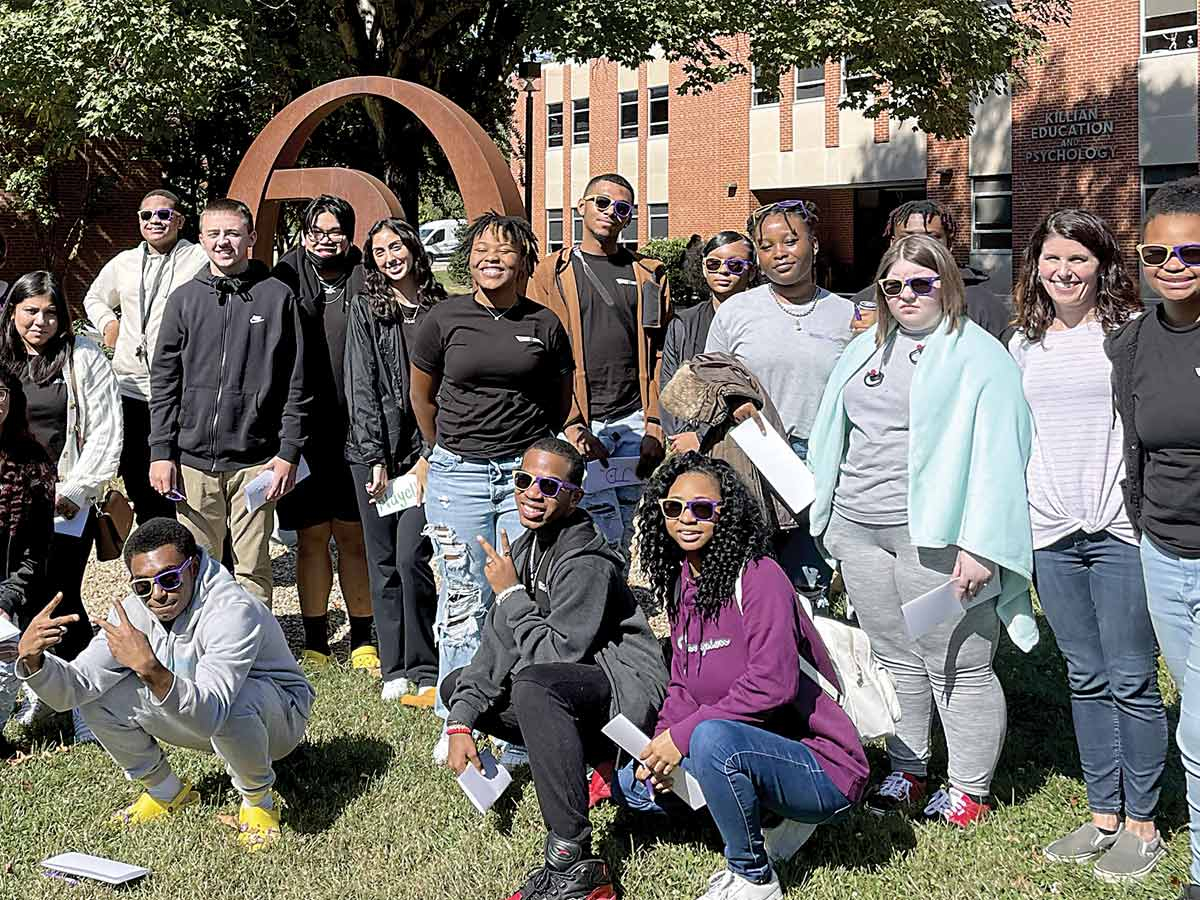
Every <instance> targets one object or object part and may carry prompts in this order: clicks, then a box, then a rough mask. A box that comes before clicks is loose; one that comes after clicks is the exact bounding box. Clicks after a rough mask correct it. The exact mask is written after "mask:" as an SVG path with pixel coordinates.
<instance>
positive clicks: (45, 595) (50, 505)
mask: <svg viewBox="0 0 1200 900" xmlns="http://www.w3.org/2000/svg"><path fill="white" fill-rule="evenodd" d="M45 468H46V469H47V471H48V472H50V471H52V470H51V469H50V467H49V465H48V464H47V465H46V466H45ZM0 469H2V465H0ZM45 487H46V490H45V495H44V496H42V497H40V498H39V500H40V501H41V502H38V503H34V504H33V505H32V506H31V508H30V512H29V514H28V515H26V516H25V517H24V519H23V520H22V521H21V522H19V523H18V524H17V528H16V531H14V532H13V533H11V534H10V533H9V527H8V523H7V522H3V523H0V565H2V566H3V567H4V568H3V570H2V571H0V610H3V611H4V612H6V613H8V615H9V616H10V617H11V618H12V619H13V622H14V623H15V624H16V625H17V627H18V628H24V627H25V626H26V625H28V624H29V620H30V619H31V618H33V617H34V616H35V615H37V614H38V613H39V612H41V610H42V608H43V607H44V606H45V605H46V603H47V602H48V601H49V599H50V584H49V579H48V576H49V572H48V569H47V566H48V563H49V559H50V544H51V542H52V540H53V538H54V485H53V483H52V482H51V483H48V484H46V486H45Z"/></svg>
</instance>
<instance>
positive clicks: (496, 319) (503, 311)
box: [475, 300, 517, 322]
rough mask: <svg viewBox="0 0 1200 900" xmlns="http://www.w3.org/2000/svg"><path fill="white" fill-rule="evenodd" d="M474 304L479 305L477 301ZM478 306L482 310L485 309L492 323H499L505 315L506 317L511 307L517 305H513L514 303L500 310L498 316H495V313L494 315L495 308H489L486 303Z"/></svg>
mask: <svg viewBox="0 0 1200 900" xmlns="http://www.w3.org/2000/svg"><path fill="white" fill-rule="evenodd" d="M475 302H476V303H479V301H478V300H476V301H475ZM479 305H480V306H482V307H483V308H484V309H486V310H487V311H488V314H489V315H490V316H491V317H492V321H493V322H499V321H500V320H501V319H503V318H504V317H505V316H506V315H508V311H509V310H510V309H512V308H513V306H516V305H517V304H515V303H514V304H512V306H506V307H504V308H503V309H501V310H500V312H499V314H497V313H496V308H495V307H494V306H490V305H488V304H486V303H479Z"/></svg>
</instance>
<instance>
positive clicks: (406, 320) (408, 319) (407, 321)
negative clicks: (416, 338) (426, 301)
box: [399, 300, 421, 325]
mask: <svg viewBox="0 0 1200 900" xmlns="http://www.w3.org/2000/svg"><path fill="white" fill-rule="evenodd" d="M399 305H400V318H401V319H402V320H403V322H404V324H405V325H411V324H412V323H413V322H415V321H417V313H419V312H420V311H421V307H419V306H413V305H412V304H411V303H405V302H404V301H403V300H401V301H400V304H399ZM406 309H411V310H412V315H411V316H406V315H405V314H404V311H405V310H406Z"/></svg>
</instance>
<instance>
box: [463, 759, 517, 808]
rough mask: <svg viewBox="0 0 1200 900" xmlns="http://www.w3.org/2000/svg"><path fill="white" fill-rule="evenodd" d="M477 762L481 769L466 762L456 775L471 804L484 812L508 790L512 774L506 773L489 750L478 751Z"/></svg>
mask: <svg viewBox="0 0 1200 900" xmlns="http://www.w3.org/2000/svg"><path fill="white" fill-rule="evenodd" d="M479 762H480V763H482V765H483V771H482V772H480V771H479V770H478V769H476V768H475V767H474V766H473V765H470V764H468V765H467V767H466V768H465V769H463V772H462V774H461V775H459V776H458V786H459V787H461V788H462V789H463V793H464V794H466V795H467V799H469V800H470V801H471V805H472V806H474V807H475V808H476V809H477V810H479V811H480V812H481V813H485V812H487V811H488V810H489V809H491V808H492V804H493V803H495V802H496V801H497V800H499V799H500V795H501V794H503V793H504V792H505V791H506V790H508V786H509V785H510V784H512V776H511V775H510V774H508V769H506V768H504V766H502V765H500V764H499V763H498V762H496V757H494V756H493V755H492V752H491V751H490V750H482V751H480V753H479Z"/></svg>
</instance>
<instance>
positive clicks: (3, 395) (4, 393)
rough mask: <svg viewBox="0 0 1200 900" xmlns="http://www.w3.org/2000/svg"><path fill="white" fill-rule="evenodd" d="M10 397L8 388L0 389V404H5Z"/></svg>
mask: <svg viewBox="0 0 1200 900" xmlns="http://www.w3.org/2000/svg"><path fill="white" fill-rule="evenodd" d="M10 396H11V394H10V393H9V390H8V388H0V403H7V402H8V398H9V397H10Z"/></svg>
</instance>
